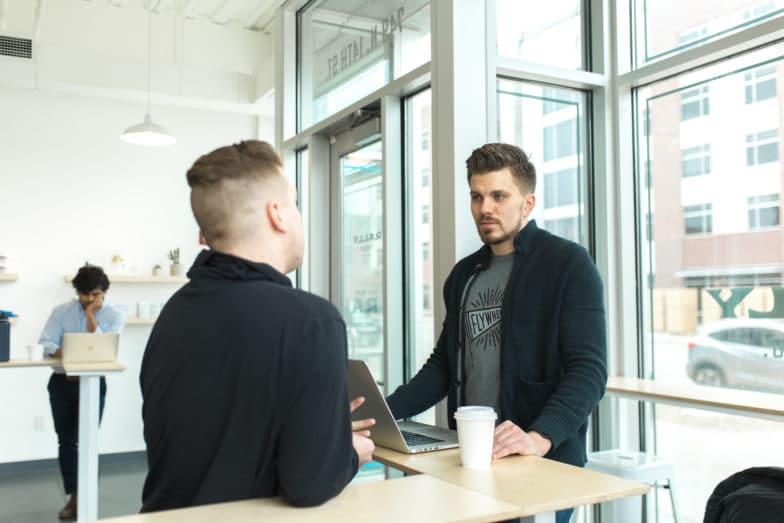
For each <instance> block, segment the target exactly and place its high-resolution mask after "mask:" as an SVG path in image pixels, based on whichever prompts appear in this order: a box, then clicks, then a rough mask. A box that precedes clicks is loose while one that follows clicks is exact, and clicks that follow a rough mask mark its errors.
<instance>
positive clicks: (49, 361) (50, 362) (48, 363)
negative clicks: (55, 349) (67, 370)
mask: <svg viewBox="0 0 784 523" xmlns="http://www.w3.org/2000/svg"><path fill="white" fill-rule="evenodd" d="M59 364H60V360H59V359H54V358H44V359H42V360H35V361H33V360H10V361H3V362H0V368H16V367H52V366H54V365H59Z"/></svg>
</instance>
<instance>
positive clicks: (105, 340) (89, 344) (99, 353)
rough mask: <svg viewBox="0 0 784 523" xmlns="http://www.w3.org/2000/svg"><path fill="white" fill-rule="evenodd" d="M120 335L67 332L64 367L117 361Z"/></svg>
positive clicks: (64, 341) (64, 339) (64, 347)
mask: <svg viewBox="0 0 784 523" xmlns="http://www.w3.org/2000/svg"><path fill="white" fill-rule="evenodd" d="M119 342H120V335H119V333H116V332H66V333H65V334H63V347H62V349H63V365H66V364H69V363H108V362H113V361H117V346H118V344H119Z"/></svg>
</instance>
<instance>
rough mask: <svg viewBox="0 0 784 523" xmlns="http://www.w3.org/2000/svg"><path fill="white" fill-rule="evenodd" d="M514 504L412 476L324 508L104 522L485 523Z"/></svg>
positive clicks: (170, 513)
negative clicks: (360, 522)
mask: <svg viewBox="0 0 784 523" xmlns="http://www.w3.org/2000/svg"><path fill="white" fill-rule="evenodd" d="M519 513H520V510H519V508H517V507H516V506H514V505H511V504H509V503H504V502H503V501H498V500H495V499H493V498H491V497H488V496H485V495H482V494H479V493H478V492H471V491H469V490H466V489H462V488H460V487H457V486H455V485H452V484H449V483H447V482H445V481H441V480H438V479H436V478H433V477H430V476H425V475H419V476H410V477H407V478H400V479H392V480H387V481H375V482H372V483H360V484H356V485H349V486H348V487H346V489H345V490H344V491H343V492H342V493H341V494H340V495H338V496H337V497H335V498H333V499H331V500H329V501H327V502H326V503H324V504H323V505H321V506H319V507H310V508H294V507H291V506H290V505H287V504H286V503H284V502H283V501H282V500H281V499H280V498H266V499H251V500H245V501H234V502H231V503H217V504H214V505H203V506H200V507H191V508H184V509H178V510H165V511H161V512H151V513H147V514H137V515H134V516H125V517H120V518H111V519H105V520H101V521H111V522H114V523H185V522H188V523H213V522H215V521H222V522H227V523H245V522H248V523H250V522H253V523H258V522H259V521H275V522H276V523H278V522H279V523H287V522H291V523H309V522H313V523H329V522H332V521H334V522H336V523H344V522H345V521H373V522H377V523H387V522H388V523H401V522H403V523H406V522H413V521H428V522H431V521H432V522H464V523H469V522H483V521H501V520H505V519H511V518H515V517H517V516H518V515H519Z"/></svg>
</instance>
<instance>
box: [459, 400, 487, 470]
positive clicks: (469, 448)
mask: <svg viewBox="0 0 784 523" xmlns="http://www.w3.org/2000/svg"><path fill="white" fill-rule="evenodd" d="M497 417H498V416H497V415H496V413H495V410H493V408H492V407H479V406H465V407H459V408H458V409H457V412H455V420H457V439H458V441H459V443H460V461H461V462H462V463H463V467H465V468H467V469H483V468H487V467H489V466H490V461H491V459H492V457H493V434H494V432H495V420H496V418H497Z"/></svg>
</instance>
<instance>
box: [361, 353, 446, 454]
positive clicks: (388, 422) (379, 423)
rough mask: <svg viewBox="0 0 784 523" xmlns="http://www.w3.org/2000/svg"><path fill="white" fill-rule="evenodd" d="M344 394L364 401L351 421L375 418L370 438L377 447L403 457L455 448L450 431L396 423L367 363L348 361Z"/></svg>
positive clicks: (409, 423)
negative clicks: (358, 397)
mask: <svg viewBox="0 0 784 523" xmlns="http://www.w3.org/2000/svg"><path fill="white" fill-rule="evenodd" d="M348 394H349V399H354V398H356V397H357V396H364V397H365V403H363V404H362V405H361V406H360V407H359V408H358V409H357V410H355V411H354V412H353V413H352V414H351V419H352V420H354V421H356V420H360V419H366V418H375V419H376V424H375V425H374V426H372V427H371V428H370V438H371V439H372V440H373V443H375V444H376V445H378V446H379V447H386V448H388V449H392V450H397V451H398V452H404V453H407V454H413V453H415V452H427V451H430V450H441V449H448V448H453V447H457V432H456V431H454V430H449V429H443V428H441V427H434V426H433V425H425V424H424V423H417V422H415V421H401V422H400V423H397V422H396V421H395V418H393V417H392V412H391V411H390V410H389V406H388V405H387V402H386V400H385V399H384V396H383V395H382V394H381V390H380V389H379V388H378V385H376V380H374V379H373V374H372V373H371V372H370V369H369V368H368V366H367V363H365V362H364V361H362V360H348Z"/></svg>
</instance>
